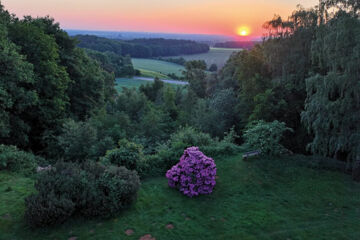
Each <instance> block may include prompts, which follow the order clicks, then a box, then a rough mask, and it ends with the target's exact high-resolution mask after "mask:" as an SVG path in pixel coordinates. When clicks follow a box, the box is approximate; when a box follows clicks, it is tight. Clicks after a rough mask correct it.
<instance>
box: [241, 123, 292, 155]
mask: <svg viewBox="0 0 360 240" xmlns="http://www.w3.org/2000/svg"><path fill="white" fill-rule="evenodd" d="M285 131H293V130H292V129H291V128H288V127H286V125H285V123H283V122H279V121H273V122H270V123H268V122H264V121H262V120H260V121H254V122H251V123H250V124H249V125H248V127H247V129H246V130H245V134H244V138H245V145H246V146H248V147H250V148H254V149H259V150H261V153H262V154H266V155H280V154H283V153H285V152H287V151H288V150H287V149H286V148H285V147H284V146H283V145H281V144H280V141H281V139H282V137H283V134H284V132H285Z"/></svg>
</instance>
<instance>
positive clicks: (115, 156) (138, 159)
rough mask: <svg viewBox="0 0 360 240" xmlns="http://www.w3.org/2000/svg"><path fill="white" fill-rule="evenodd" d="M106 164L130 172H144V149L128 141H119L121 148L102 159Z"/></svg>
mask: <svg viewBox="0 0 360 240" xmlns="http://www.w3.org/2000/svg"><path fill="white" fill-rule="evenodd" d="M102 162H104V163H105V164H111V165H116V166H123V167H126V168H127V169H129V170H136V171H138V172H139V173H141V172H142V171H143V168H144V165H145V158H144V153H143V147H142V145H140V144H136V143H133V142H129V141H128V140H126V139H122V140H120V141H119V146H118V147H117V148H115V149H113V150H109V151H107V152H106V155H105V157H104V158H103V159H102Z"/></svg>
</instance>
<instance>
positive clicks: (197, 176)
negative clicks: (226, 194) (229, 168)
mask: <svg viewBox="0 0 360 240" xmlns="http://www.w3.org/2000/svg"><path fill="white" fill-rule="evenodd" d="M215 177H216V165H215V162H214V160H213V159H212V158H209V157H207V156H205V155H204V154H203V153H202V152H201V151H200V150H199V148H198V147H189V148H187V149H186V150H185V151H184V154H183V155H182V156H181V158H180V162H179V163H177V164H176V165H175V166H173V167H172V168H171V169H170V170H169V171H167V173H166V178H167V179H168V182H169V186H170V187H172V188H177V189H179V190H180V191H181V192H182V193H183V194H185V195H186V196H189V197H193V196H198V195H200V194H210V193H211V192H212V190H213V188H214V186H215V184H216V181H215Z"/></svg>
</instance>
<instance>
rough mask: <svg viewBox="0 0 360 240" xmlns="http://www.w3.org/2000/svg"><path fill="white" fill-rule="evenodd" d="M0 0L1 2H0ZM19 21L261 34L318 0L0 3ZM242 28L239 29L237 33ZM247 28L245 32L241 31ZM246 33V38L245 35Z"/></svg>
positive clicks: (116, 28) (98, 27)
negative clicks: (277, 17)
mask: <svg viewBox="0 0 360 240" xmlns="http://www.w3.org/2000/svg"><path fill="white" fill-rule="evenodd" d="M0 1H1V0H0ZM1 2H2V4H3V5H5V8H6V9H8V10H9V11H10V12H12V13H15V14H16V15H17V16H18V17H22V16H23V15H32V16H34V17H35V16H45V15H50V16H52V17H54V18H55V20H56V21H58V22H60V24H61V27H62V28H65V29H86V30H113V31H147V32H171V33H201V34H222V35H230V36H234V35H236V34H238V35H242V34H245V31H248V34H249V33H250V36H251V37H258V36H261V35H262V24H263V23H264V22H265V21H267V20H270V19H271V18H272V17H273V15H274V14H280V15H281V16H285V17H287V16H288V15H289V14H291V12H292V11H293V10H294V9H295V8H296V5H297V4H301V5H303V6H304V7H306V8H308V7H312V6H315V5H316V4H317V3H318V0H242V1H241V0H31V1H30V0H2V1H1ZM239 28H240V29H239ZM244 29H246V30H244ZM246 35H247V34H246Z"/></svg>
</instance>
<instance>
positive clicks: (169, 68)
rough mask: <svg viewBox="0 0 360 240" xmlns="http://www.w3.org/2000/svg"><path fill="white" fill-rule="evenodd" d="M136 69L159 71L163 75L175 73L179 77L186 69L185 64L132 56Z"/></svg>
mask: <svg viewBox="0 0 360 240" xmlns="http://www.w3.org/2000/svg"><path fill="white" fill-rule="evenodd" d="M132 62H133V65H134V68H135V69H139V70H140V71H144V70H145V73H146V71H147V72H149V71H150V72H157V73H160V74H161V75H168V74H171V73H173V74H175V75H177V76H179V77H181V76H182V71H184V70H185V68H184V66H181V65H179V64H175V63H169V62H165V61H160V60H155V59H145V58H132Z"/></svg>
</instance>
